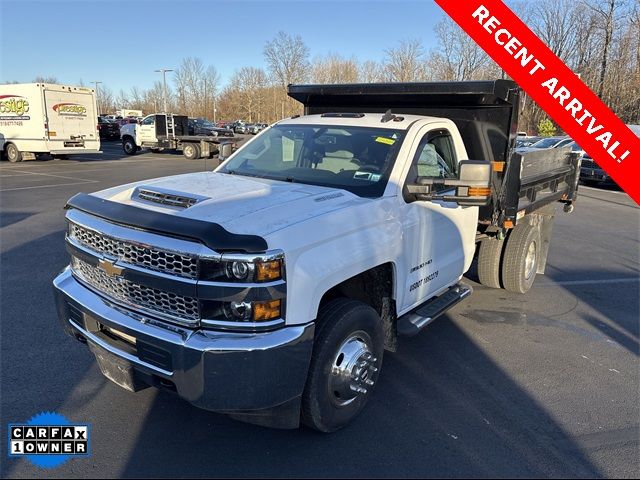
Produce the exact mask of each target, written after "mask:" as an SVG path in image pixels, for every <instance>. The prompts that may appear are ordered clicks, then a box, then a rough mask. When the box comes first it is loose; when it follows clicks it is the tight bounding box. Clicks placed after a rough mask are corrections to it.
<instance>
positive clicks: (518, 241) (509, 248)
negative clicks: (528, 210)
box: [502, 223, 541, 293]
mask: <svg viewBox="0 0 640 480" xmlns="http://www.w3.org/2000/svg"><path fill="white" fill-rule="evenodd" d="M540 243H541V242H540V229H539V228H538V227H537V226H532V225H529V224H528V223H521V224H520V225H516V227H515V228H514V229H513V231H512V232H511V234H510V235H509V238H508V239H507V244H506V247H505V250H504V257H503V261H502V282H503V284H504V288H505V289H506V290H509V291H510V292H516V293H526V292H528V291H529V289H530V288H531V286H532V285H533V282H534V280H535V279H536V272H537V269H538V262H539V260H540V247H541V245H540Z"/></svg>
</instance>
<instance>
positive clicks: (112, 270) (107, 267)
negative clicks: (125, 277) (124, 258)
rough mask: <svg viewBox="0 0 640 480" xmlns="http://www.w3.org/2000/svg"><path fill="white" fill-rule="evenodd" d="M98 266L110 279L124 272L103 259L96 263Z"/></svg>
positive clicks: (113, 263)
mask: <svg viewBox="0 0 640 480" xmlns="http://www.w3.org/2000/svg"><path fill="white" fill-rule="evenodd" d="M98 266H99V267H100V268H101V269H102V270H104V273H106V274H107V275H108V276H110V277H116V276H119V275H122V272H123V271H124V268H121V267H116V265H115V262H110V261H109V260H104V259H102V260H100V262H98Z"/></svg>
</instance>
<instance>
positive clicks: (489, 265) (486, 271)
mask: <svg viewBox="0 0 640 480" xmlns="http://www.w3.org/2000/svg"><path fill="white" fill-rule="evenodd" d="M503 250H504V240H498V239H497V238H495V237H491V238H485V239H484V240H482V241H481V242H480V247H479V251H478V279H479V280H480V283H481V284H482V285H484V286H485V287H489V288H501V287H502V285H501V283H500V264H501V261H502V252H503Z"/></svg>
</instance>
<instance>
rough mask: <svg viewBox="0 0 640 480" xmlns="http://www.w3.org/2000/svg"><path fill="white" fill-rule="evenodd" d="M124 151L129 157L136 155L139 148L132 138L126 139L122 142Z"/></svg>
mask: <svg viewBox="0 0 640 480" xmlns="http://www.w3.org/2000/svg"><path fill="white" fill-rule="evenodd" d="M122 149H123V150H124V153H126V154H127V155H135V154H136V153H137V152H138V146H137V145H136V142H134V140H133V138H131V137H126V138H124V139H123V140H122Z"/></svg>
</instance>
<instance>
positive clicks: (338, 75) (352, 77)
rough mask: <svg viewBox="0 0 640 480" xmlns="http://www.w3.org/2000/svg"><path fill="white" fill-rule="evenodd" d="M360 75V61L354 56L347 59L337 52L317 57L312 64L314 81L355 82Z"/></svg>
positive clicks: (312, 78)
mask: <svg viewBox="0 0 640 480" xmlns="http://www.w3.org/2000/svg"><path fill="white" fill-rule="evenodd" d="M358 77H359V69H358V61H357V60H356V59H355V58H353V57H352V58H348V59H345V58H343V57H342V56H340V54H337V53H329V54H328V55H326V56H324V57H317V58H316V59H315V60H314V61H313V64H312V66H311V81H313V82H314V83H354V82H357V81H358Z"/></svg>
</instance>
